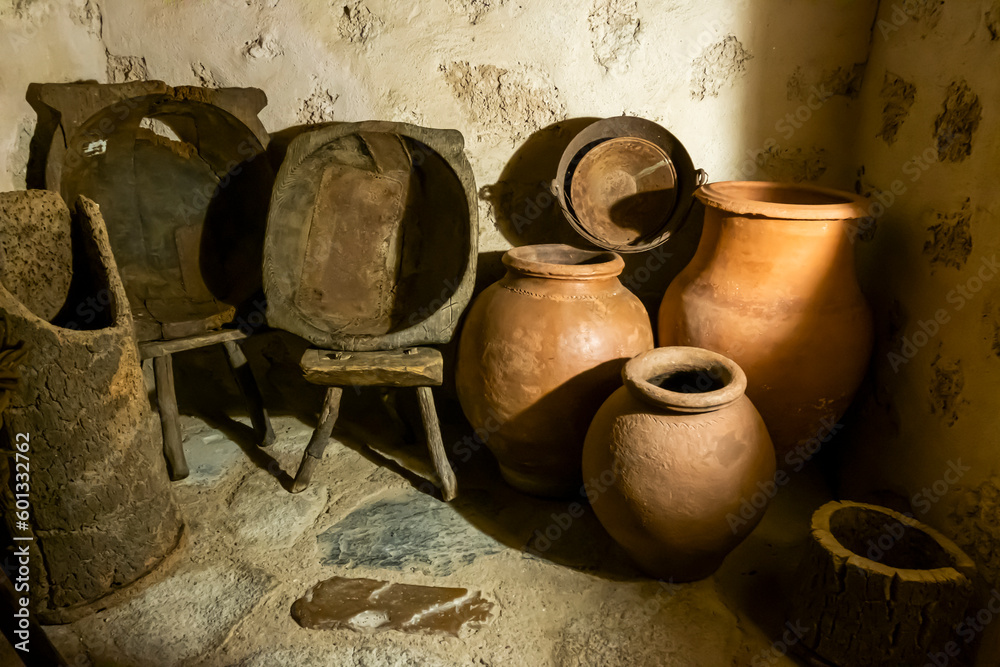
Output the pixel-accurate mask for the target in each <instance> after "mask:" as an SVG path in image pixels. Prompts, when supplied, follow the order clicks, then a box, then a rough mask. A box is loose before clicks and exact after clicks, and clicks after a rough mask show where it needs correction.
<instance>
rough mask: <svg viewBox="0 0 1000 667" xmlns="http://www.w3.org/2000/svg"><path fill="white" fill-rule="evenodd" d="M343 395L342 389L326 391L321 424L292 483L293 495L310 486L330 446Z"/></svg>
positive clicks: (304, 454) (332, 388)
mask: <svg viewBox="0 0 1000 667" xmlns="http://www.w3.org/2000/svg"><path fill="white" fill-rule="evenodd" d="M343 393H344V390H343V389H341V388H340V387H330V388H328V389H327V390H326V396H325V397H324V398H323V411H322V412H321V413H320V415H319V424H317V425H316V430H315V431H313V434H312V437H311V438H310V439H309V444H308V445H306V451H305V453H303V454H302V463H300V464H299V471H298V472H297V473H295V481H294V482H292V493H299V492H300V491H305V490H306V488H307V487H308V486H309V482H310V480H312V474H313V470H315V469H316V466H317V465H318V464H319V462H320V460H321V459H322V458H323V451H324V450H325V449H326V446H327V445H328V444H330V433H332V432H333V425H334V424H335V423H336V422H337V417H338V415H339V414H340V397H341V395H343Z"/></svg>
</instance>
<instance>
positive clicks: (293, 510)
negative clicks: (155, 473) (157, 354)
mask: <svg viewBox="0 0 1000 667" xmlns="http://www.w3.org/2000/svg"><path fill="white" fill-rule="evenodd" d="M258 352H259V351H258ZM264 352H265V353H266V350H264ZM205 354H208V353H205ZM290 354H292V355H294V351H293V352H292V353H290ZM264 356H265V357H266V356H267V354H265V355H264ZM273 356H274V355H272V357H273ZM279 356H280V355H279ZM184 359H185V357H184V355H182V356H181V357H179V361H178V385H179V389H178V391H179V393H180V394H181V398H182V412H185V413H187V414H185V415H183V416H182V423H183V434H184V449H185V452H186V454H187V457H188V461H189V463H190V466H191V475H190V477H188V478H187V479H185V480H183V481H181V482H177V483H175V485H174V491H175V493H176V496H177V499H178V501H179V502H180V504H181V506H182V508H183V511H184V515H185V517H186V520H187V526H188V531H189V534H188V544H187V546H186V549H185V552H184V554H183V556H182V557H181V559H180V562H179V563H178V564H177V565H176V566H175V567H174V568H173V569H172V571H171V572H170V573H169V576H167V577H165V578H163V579H162V580H161V581H159V582H158V583H155V584H153V585H151V586H148V587H146V588H145V589H144V590H142V591H141V592H140V593H138V594H137V595H136V596H135V597H134V598H133V599H131V600H130V601H128V602H126V603H124V604H122V605H121V606H118V607H115V608H111V609H107V610H105V611H102V612H100V613H97V614H95V615H93V616H90V617H88V618H86V619H84V620H81V621H78V622H77V623H74V624H72V625H66V626H57V627H50V628H48V630H47V631H48V634H49V635H50V637H51V638H52V640H53V641H54V643H55V644H56V645H57V647H58V648H59V649H60V651H62V652H63V654H64V655H65V656H66V657H67V659H68V660H69V661H70V664H74V665H108V666H111V665H114V666H120V667H121V666H131V665H135V666H142V667H158V666H167V665H192V666H206V667H207V666H227V667H228V666H233V667H236V666H243V667H272V666H284V665H288V666H292V665H294V666H304V667H309V666H313V665H315V666H320V665H322V666H335V667H339V666H363V667H376V666H383V665H385V666H392V667H402V666H404V665H405V666H410V665H412V666H421V667H424V666H444V665H481V666H490V665H495V666H500V665H503V666H507V665H525V666H530V667H544V666H546V665H555V666H559V667H573V666H584V665H587V666H590V665H593V666H597V665H601V666H614V665H629V666H634V667H642V666H645V665H650V666H653V665H656V666H660V665H671V666H674V667H684V666H705V667H725V666H729V665H733V666H740V665H754V666H759V665H775V666H780V665H795V664H803V663H799V662H796V661H794V660H793V659H792V658H791V657H789V656H786V655H784V653H785V652H786V645H785V644H784V643H783V642H782V640H781V637H782V633H783V632H784V631H785V627H784V624H785V622H786V620H787V619H786V613H787V603H788V601H789V599H790V596H791V594H792V592H793V590H794V564H795V563H796V560H797V558H798V555H799V553H800V549H801V547H802V545H803V541H804V539H805V538H806V536H807V531H808V520H809V516H810V514H811V512H812V511H813V509H815V508H816V507H817V506H819V505H820V504H821V503H822V502H824V501H825V500H826V499H827V495H826V492H825V490H824V489H825V487H824V484H823V482H822V480H821V479H819V478H818V477H817V475H816V474H815V473H814V472H813V473H810V472H808V471H805V472H803V473H801V474H799V475H795V476H793V478H792V482H791V483H790V484H789V485H788V486H786V487H785V488H783V489H781V490H780V492H779V494H778V496H777V498H776V499H775V501H774V502H773V504H772V506H771V508H770V509H769V511H768V512H767V514H766V516H765V518H764V520H763V522H762V523H761V525H760V526H759V527H758V529H757V530H756V531H755V532H754V533H753V534H752V535H751V536H750V538H749V539H747V541H746V542H744V543H743V544H742V545H741V546H740V547H739V548H738V549H737V550H736V551H734V552H733V553H732V554H731V555H730V556H729V557H728V558H727V560H726V562H725V564H724V565H723V567H722V569H721V570H720V571H719V572H718V573H717V574H716V575H715V576H714V577H712V578H710V579H708V580H706V581H701V582H697V583H692V584H682V585H675V584H672V583H670V582H662V581H654V580H651V579H649V578H647V577H644V576H643V575H642V574H640V573H639V572H638V571H636V569H635V568H634V567H633V566H632V565H631V563H630V562H629V559H628V558H627V556H626V555H625V554H624V553H623V552H622V551H621V550H620V548H619V547H618V546H617V545H616V544H615V543H614V542H613V541H611V539H610V538H609V537H608V536H607V534H606V533H605V532H604V530H603V529H602V528H601V526H600V524H599V523H598V522H597V520H596V518H595V517H594V515H593V514H592V513H591V512H590V511H589V509H588V511H586V512H585V513H584V514H583V516H582V517H579V518H573V517H571V516H570V514H569V511H568V508H569V503H570V502H571V501H564V502H555V501H542V500H538V499H534V498H530V497H527V496H523V495H521V494H518V493H516V492H514V491H513V490H511V489H509V488H508V487H506V486H505V485H504V484H503V483H502V482H500V481H499V476H498V473H497V470H496V465H495V463H494V462H493V460H492V457H491V456H490V454H489V452H488V451H487V450H486V449H485V448H483V449H480V450H479V451H471V450H470V451H469V452H468V453H465V452H466V450H465V449H462V448H460V447H456V446H455V445H456V444H458V443H461V442H462V440H463V437H465V436H466V435H468V434H469V433H468V426H466V425H463V424H462V423H461V420H460V419H454V418H452V419H448V418H446V419H445V423H444V427H443V429H444V439H445V444H446V447H450V448H451V449H452V451H453V452H462V455H459V456H456V457H455V461H454V463H455V466H456V472H457V475H458V479H459V485H460V495H459V498H458V499H457V500H455V501H454V502H452V503H450V504H446V503H443V502H441V501H440V500H439V499H438V497H437V496H436V495H434V492H433V491H430V490H431V489H432V488H433V487H431V485H430V484H429V483H428V482H427V479H429V477H430V466H429V461H428V457H427V454H426V450H425V449H424V447H423V446H422V445H421V444H419V443H417V444H409V445H406V444H402V443H403V442H404V441H406V440H407V438H408V437H409V436H408V435H407V434H406V433H405V432H403V430H402V429H400V427H399V424H398V423H396V422H394V421H393V420H391V419H390V418H389V417H388V416H387V413H386V412H385V411H384V410H383V409H382V408H383V406H382V405H381V404H380V400H379V395H378V394H377V392H373V391H366V392H362V393H361V394H358V395H355V392H351V391H346V392H345V395H346V399H345V406H344V410H343V411H342V415H343V419H342V422H341V423H340V424H339V425H338V428H337V429H336V430H335V433H334V435H335V438H336V439H335V441H334V442H333V443H332V444H331V445H330V447H329V448H328V450H327V453H326V457H325V459H324V460H323V462H322V465H321V466H320V468H319V469H318V470H317V473H316V475H315V477H314V479H313V484H312V486H311V487H310V488H309V489H308V490H307V491H305V492H304V493H301V494H298V495H292V494H290V493H289V492H288V491H287V490H286V489H287V488H288V486H289V484H290V481H291V478H290V475H292V474H294V471H295V468H296V466H297V464H298V462H299V458H300V456H301V452H302V449H303V447H304V446H305V444H306V442H307V441H308V439H309V436H310V433H311V429H312V426H313V425H314V423H315V413H316V412H317V411H318V408H319V402H320V399H321V396H322V390H321V389H319V388H315V387H302V386H299V387H298V389H297V391H301V392H302V396H303V398H302V399H301V400H290V399H288V391H287V387H285V389H283V390H282V391H280V392H279V391H277V390H276V389H275V387H276V386H281V385H282V384H283V383H285V382H286V381H291V379H290V378H291V376H292V375H294V369H292V370H288V369H285V370H284V371H282V370H281V369H280V368H278V365H272V366H271V367H267V368H265V367H260V368H258V369H257V370H258V376H259V377H260V378H261V379H262V382H261V384H262V388H263V389H264V392H265V398H266V400H267V401H268V404H269V405H273V406H275V407H274V409H273V410H272V412H273V414H272V421H273V424H274V428H275V432H276V433H277V436H278V438H277V442H276V443H275V444H274V445H272V446H271V447H269V448H268V449H266V450H264V449H258V448H256V447H255V446H254V445H253V443H252V442H251V441H250V435H251V429H250V427H249V425H248V420H247V419H246V418H245V417H243V416H240V415H238V414H237V413H236V410H235V409H234V408H233V407H232V405H233V403H232V402H230V403H228V404H223V403H220V404H219V405H215V406H213V405H211V401H210V400H208V399H207V398H206V399H204V400H203V399H202V398H198V399H196V400H195V399H192V398H188V399H185V398H184V396H185V394H184V393H183V392H187V393H188V395H197V394H198V391H199V388H203V387H205V386H211V381H212V379H213V378H215V379H217V380H218V382H219V383H221V385H223V386H224V388H225V391H224V392H220V393H222V394H225V393H230V394H231V393H234V388H233V386H232V384H231V382H230V381H229V380H227V379H225V378H224V377H223V376H224V367H222V366H221V364H220V365H216V361H218V362H221V356H220V357H219V359H218V360H209V361H206V359H208V357H204V356H203V357H199V358H194V357H193V358H192V359H191V360H188V361H184ZM269 361H270V362H271V363H272V364H274V361H275V359H274V358H269ZM203 362H204V363H203ZM200 363H203V365H204V366H206V367H210V372H209V373H208V374H207V375H200V374H199V373H201V371H200V370H198V364H200ZM188 364H190V368H189V369H188V370H184V368H185V367H186V365H188ZM220 368H222V370H221V371H220V370H219V369H220ZM191 369H193V370H191ZM286 371H287V373H288V375H287V376H285V375H282V374H283V373H285V372H286ZM447 393H448V392H447V389H442V390H440V394H439V396H438V399H439V402H440V403H441V404H442V412H443V413H445V414H446V415H447V413H448V412H449V410H448V407H449V401H448V397H447ZM213 395H214V394H213ZM206 396H207V395H206ZM282 397H284V398H282ZM400 407H401V411H402V413H403V414H404V416H406V415H407V414H411V413H412V407H413V406H407V405H406V401H402V403H401V406H400ZM227 411H228V414H227ZM230 415H235V416H230ZM411 416H412V414H411ZM463 458H468V460H467V461H463V460H462V459H463ZM411 471H412V472H411ZM428 491H430V492H428ZM332 577H343V578H365V579H373V580H378V582H386V583H389V584H409V585H418V586H434V587H454V588H461V589H467V591H468V595H469V596H475V597H476V598H477V599H478V597H479V596H481V598H482V600H485V601H486V602H487V603H488V605H487V606H486V607H485V608H488V609H489V613H488V614H484V615H481V618H485V620H484V621H482V622H481V623H478V624H477V623H474V622H469V623H465V624H463V625H462V626H461V629H460V630H458V631H457V636H455V635H454V634H449V633H443V632H434V631H428V630H420V631H413V632H410V631H406V630H401V629H385V627H384V626H383V627H381V628H380V627H373V626H380V625H382V622H383V621H384V620H385V619H384V618H383V617H381V616H378V615H377V614H376V616H374V617H371V616H365V618H364V619H362V618H361V617H359V618H358V620H357V621H356V622H355V623H353V625H352V624H348V625H347V626H346V627H345V626H343V625H341V626H339V627H334V628H332V629H307V628H304V627H302V626H300V625H299V624H298V623H297V622H296V621H295V620H294V619H293V616H292V607H293V604H294V603H295V602H296V600H298V599H299V598H302V597H303V596H304V595H305V594H306V592H307V591H308V590H309V589H310V588H311V587H313V586H314V585H316V584H317V583H319V582H321V581H323V580H327V579H330V578H332ZM379 585H381V584H379ZM376 588H377V586H376ZM477 608H479V609H482V608H484V607H477ZM373 619H374V620H373ZM786 636H787V633H786ZM0 658H2V656H0Z"/></svg>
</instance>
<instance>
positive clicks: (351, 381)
mask: <svg viewBox="0 0 1000 667" xmlns="http://www.w3.org/2000/svg"><path fill="white" fill-rule="evenodd" d="M299 365H300V366H301V367H302V371H303V373H305V378H306V380H307V381H309V382H312V383H313V384H320V385H336V386H341V387H347V386H381V387H420V386H430V385H440V384H441V382H442V381H443V380H444V361H443V360H442V358H441V353H440V352H438V351H437V350H435V349H433V348H429V347H411V348H406V349H404V350H381V351H376V352H338V351H332V350H318V349H315V348H313V349H309V350H306V352H305V354H303V355H302V360H301V361H300V362H299Z"/></svg>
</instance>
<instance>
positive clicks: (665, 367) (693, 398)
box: [622, 346, 747, 413]
mask: <svg viewBox="0 0 1000 667" xmlns="http://www.w3.org/2000/svg"><path fill="white" fill-rule="evenodd" d="M684 371H708V372H709V374H710V375H715V376H716V377H718V378H719V379H721V380H722V381H723V382H724V383H725V384H724V386H723V387H722V388H720V389H716V390H714V391H700V392H699V391H696V392H692V393H685V392H678V391H671V390H669V389H664V388H663V387H661V386H659V385H656V384H653V383H652V382H650V379H652V378H654V377H656V376H660V375H667V374H671V373H678V372H684ZM622 381H623V382H624V383H625V386H626V387H627V388H628V389H629V391H631V392H632V394H633V395H634V396H636V397H637V398H639V399H640V400H642V401H644V402H646V403H648V404H649V405H652V406H654V407H656V408H659V409H661V410H670V411H672V412H691V413H697V412H712V411H714V410H719V409H721V408H724V407H726V406H729V405H732V404H733V403H735V402H736V401H738V400H739V399H740V398H741V397H742V396H743V394H744V392H745V391H746V388H747V376H746V374H745V373H744V372H743V369H742V368H740V367H739V365H738V364H737V363H736V362H735V361H733V360H732V359H730V358H729V357H725V356H723V355H721V354H719V353H717V352H712V351H710V350H706V349H703V348H700V347H684V346H674V347H658V348H654V349H652V350H649V351H648V352H643V353H642V354H640V355H638V356H636V357H634V358H632V359H630V360H629V361H628V362H626V364H625V367H624V368H623V369H622Z"/></svg>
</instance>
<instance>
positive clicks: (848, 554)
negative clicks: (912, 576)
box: [810, 500, 976, 579]
mask: <svg viewBox="0 0 1000 667" xmlns="http://www.w3.org/2000/svg"><path fill="white" fill-rule="evenodd" d="M845 510H861V511H868V512H875V513H877V514H881V515H883V516H884V517H885V518H886V520H887V521H896V522H898V523H901V524H903V525H905V526H906V527H908V528H912V529H913V530H916V531H919V532H921V533H923V534H924V535H926V536H927V537H929V538H930V539H932V540H933V541H934V542H935V543H936V544H937V545H938V546H939V547H940V548H941V550H942V551H943V552H944V553H945V555H947V556H948V557H949V558H950V559H951V562H950V563H949V564H947V565H942V566H941V567H937V568H923V569H914V568H903V567H893V566H890V565H886V564H885V563H881V562H879V561H875V560H872V559H870V558H868V557H866V556H864V555H862V554H859V553H857V552H856V551H853V550H851V549H848V548H847V547H846V546H844V543H843V542H841V541H840V539H839V538H838V537H837V536H836V535H835V534H834V532H833V529H832V527H831V523H832V520H833V515H834V514H837V513H839V512H843V511H845ZM810 526H811V529H812V536H813V539H814V540H816V541H817V542H819V543H820V544H821V545H823V546H824V547H826V549H827V550H828V551H830V552H831V553H833V554H834V555H838V556H842V557H844V558H851V559H854V560H855V561H856V562H858V563H861V564H863V565H864V567H865V568H867V569H871V570H876V571H879V572H883V573H888V574H892V573H893V572H897V573H899V572H934V573H936V574H938V575H939V576H942V577H946V578H948V579H953V578H957V577H960V576H965V577H967V578H969V579H972V578H973V577H974V576H975V571H976V564H975V562H974V561H973V560H972V559H971V558H970V557H969V555H968V554H966V553H965V551H964V550H963V549H962V548H961V547H960V546H958V545H957V544H956V543H955V542H954V541H952V540H951V539H949V538H948V537H946V536H945V535H944V534H943V533H941V532H939V531H938V530H936V529H934V528H933V527H931V526H929V525H927V524H926V523H923V522H922V521H918V520H917V519H915V518H913V517H909V516H907V515H905V514H902V513H901V512H897V511H896V510H893V509H890V508H888V507H882V506H881V505H873V504H871V503H859V502H855V501H852V500H831V501H829V502H827V503H826V504H824V505H822V506H821V507H819V508H818V509H817V510H816V511H815V512H813V516H812V519H811V523H810Z"/></svg>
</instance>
